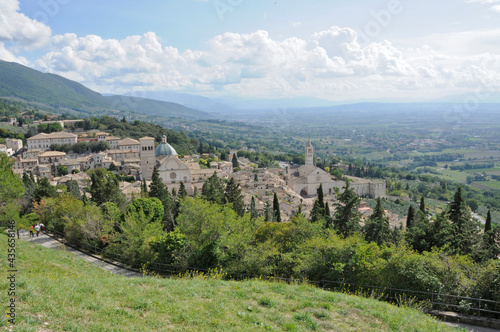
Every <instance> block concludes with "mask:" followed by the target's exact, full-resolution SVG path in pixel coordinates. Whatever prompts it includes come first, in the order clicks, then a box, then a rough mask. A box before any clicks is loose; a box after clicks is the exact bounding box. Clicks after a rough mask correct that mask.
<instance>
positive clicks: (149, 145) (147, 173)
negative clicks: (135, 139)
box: [139, 137, 156, 181]
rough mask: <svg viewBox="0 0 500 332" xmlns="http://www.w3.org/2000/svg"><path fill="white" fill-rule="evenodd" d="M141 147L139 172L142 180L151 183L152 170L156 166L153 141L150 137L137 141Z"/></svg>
mask: <svg viewBox="0 0 500 332" xmlns="http://www.w3.org/2000/svg"><path fill="white" fill-rule="evenodd" d="M139 142H140V147H141V151H140V154H141V171H142V180H147V181H151V175H153V168H154V166H155V164H156V158H155V139H154V138H152V137H143V138H141V139H140V140H139Z"/></svg>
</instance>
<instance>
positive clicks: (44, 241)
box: [20, 232, 143, 277]
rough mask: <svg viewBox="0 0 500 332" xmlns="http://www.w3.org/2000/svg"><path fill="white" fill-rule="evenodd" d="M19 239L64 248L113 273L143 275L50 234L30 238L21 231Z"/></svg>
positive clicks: (127, 275) (132, 275)
mask: <svg viewBox="0 0 500 332" xmlns="http://www.w3.org/2000/svg"><path fill="white" fill-rule="evenodd" d="M20 239H21V240H24V241H29V242H33V243H36V244H39V245H41V246H44V247H46V248H50V249H55V250H64V251H67V252H70V253H72V254H74V255H76V256H78V257H81V258H83V259H84V260H86V261H87V262H90V263H92V264H94V265H96V266H98V267H100V268H101V269H103V270H106V271H109V272H111V273H113V274H117V275H122V276H125V277H143V275H142V274H141V273H139V272H135V271H131V270H128V269H126V268H123V267H120V266H116V265H113V264H111V263H108V262H105V261H103V260H100V259H98V258H95V257H93V256H89V255H86V254H84V253H82V252H81V251H78V250H76V249H73V248H71V247H68V246H65V245H64V244H62V243H61V242H59V241H57V240H54V239H53V238H51V237H50V236H47V235H45V234H40V236H39V237H36V236H35V237H32V238H30V237H29V233H28V232H21V233H20Z"/></svg>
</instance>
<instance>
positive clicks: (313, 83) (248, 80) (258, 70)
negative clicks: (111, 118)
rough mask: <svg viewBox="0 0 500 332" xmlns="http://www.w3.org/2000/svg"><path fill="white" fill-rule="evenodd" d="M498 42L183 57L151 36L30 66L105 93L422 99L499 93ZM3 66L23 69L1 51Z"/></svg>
mask: <svg viewBox="0 0 500 332" xmlns="http://www.w3.org/2000/svg"><path fill="white" fill-rule="evenodd" d="M0 1H1V0H0ZM16 8H17V7H16ZM16 8H15V9H14V10H18V9H16ZM498 36H500V32H499V33H497V32H495V31H490V32H484V31H483V32H477V33H475V32H468V33H461V34H454V35H446V36H433V38H426V39H421V40H413V41H411V42H410V43H409V44H411V45H418V46H417V47H411V48H410V47H402V46H401V45H402V44H401V43H396V44H395V43H391V42H389V41H384V42H380V43H371V44H369V45H366V46H362V45H360V43H359V41H358V39H357V34H356V32H355V31H354V30H353V29H351V28H341V27H337V26H333V27H331V28H329V29H327V30H325V31H319V32H316V33H313V34H312V35H311V36H310V37H309V38H308V39H300V38H296V37H292V38H287V39H284V40H277V39H275V38H272V37H271V36H270V35H269V33H268V32H267V31H263V30H259V31H255V32H253V33H247V34H240V33H229V32H228V33H224V34H221V35H218V36H215V37H214V38H212V39H211V40H209V41H208V42H207V48H206V49H205V50H189V49H188V50H186V51H184V52H180V51H179V50H178V49H177V48H175V47H172V46H168V45H163V43H162V41H161V40H160V38H159V37H158V36H157V35H156V34H155V33H153V32H148V33H145V34H143V35H134V36H129V37H127V38H124V39H121V40H117V39H104V38H102V37H100V36H96V35H87V36H82V37H79V36H77V35H76V34H72V33H68V34H64V35H56V36H53V37H52V41H51V46H50V47H51V48H50V50H49V51H48V52H47V53H46V54H45V55H43V56H41V57H40V58H39V59H38V60H36V61H34V63H33V64H32V65H33V66H34V67H35V68H36V69H39V70H42V71H47V72H52V73H55V74H60V75H62V76H65V77H67V78H69V79H72V80H76V81H78V82H80V83H83V84H85V85H86V86H88V87H90V88H92V89H95V90H97V91H99V92H101V93H119V94H125V93H138V92H140V91H149V90H152V91H154V90H177V91H184V92H192V93H201V94H205V95H209V96H210V95H211V96H216V95H228V94H234V95H238V96H246V97H262V98H279V97H295V96H314V97H318V98H325V99H338V100H342V99H344V100H345V99H359V98H360V96H363V97H364V98H368V99H369V98H381V97H386V98H411V97H413V98H424V99H425V98H432V97H438V96H439V94H441V95H449V94H453V93H462V92H464V91H468V90H470V89H474V87H475V86H477V85H478V84H482V83H481V82H484V81H485V80H488V82H489V84H491V85H492V86H495V87H499V86H500V82H499V79H498V77H500V68H499V67H500V65H499V64H500V56H498V55H496V54H498V53H497V52H495V51H494V50H495V48H494V47H493V46H490V45H493V44H495V41H498V39H497V37H498ZM460 43H462V44H464V43H469V44H466V46H464V47H465V48H467V49H468V50H471V49H476V50H488V49H489V50H493V51H490V52H486V51H485V52H479V53H477V54H466V53H460V52H446V50H447V49H451V50H460V46H459V45H460ZM397 45H398V46H397ZM457 45H458V46H457ZM471 45H475V46H476V48H473V47H471ZM478 45H481V47H478ZM0 58H4V59H11V60H14V59H16V60H17V61H23V60H24V61H25V59H22V58H17V57H16V56H15V54H14V53H13V52H12V51H11V50H9V49H6V48H5V47H4V45H2V44H1V43H0ZM25 62H26V61H25Z"/></svg>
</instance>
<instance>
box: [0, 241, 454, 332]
mask: <svg viewBox="0 0 500 332" xmlns="http://www.w3.org/2000/svg"><path fill="white" fill-rule="evenodd" d="M16 245H17V247H16V254H17V270H18V273H17V279H16V282H17V294H16V295H17V300H16V302H17V304H18V307H17V317H16V319H17V326H16V331H167V330H175V331H254V330H256V329H262V330H270V331H456V330H455V329H453V328H451V327H448V326H445V325H444V324H442V323H440V322H438V321H436V320H434V319H433V318H431V317H429V316H427V315H425V314H423V313H421V312H419V311H417V310H415V309H411V308H400V307H397V306H393V305H390V304H387V303H383V302H378V301H376V300H373V299H366V298H359V297H356V296H351V295H347V294H342V293H333V292H328V291H325V290H321V289H318V288H315V287H312V286H309V285H305V284H297V285H288V284H284V283H276V282H266V281H262V280H247V281H243V282H235V281H224V280H220V279H217V278H207V277H203V276H198V277H195V278H175V279H160V278H154V277H144V278H126V277H121V276H115V275H112V274H111V273H109V272H106V271H103V270H101V269H99V268H97V267H95V266H94V265H91V264H90V263H87V262H85V261H84V260H82V259H80V258H77V257H76V256H74V255H72V254H70V253H67V252H65V251H56V250H52V249H46V248H43V247H40V246H37V245H36V244H33V243H29V242H22V241H18V242H17V243H16ZM6 247H7V237H6V236H5V235H4V234H2V235H0V248H1V252H2V253H3V255H6ZM1 262H2V267H1V268H2V270H3V271H6V270H7V269H8V268H7V265H6V260H5V259H2V260H1ZM0 299H1V302H2V303H3V304H6V303H7V301H8V297H7V282H6V281H2V282H1V283H0ZM7 325H8V323H7V318H6V317H2V319H1V320H0V328H1V329H5V328H7Z"/></svg>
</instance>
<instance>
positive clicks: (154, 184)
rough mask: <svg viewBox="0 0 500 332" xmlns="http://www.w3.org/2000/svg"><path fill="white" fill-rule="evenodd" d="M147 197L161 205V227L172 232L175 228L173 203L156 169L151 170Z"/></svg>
mask: <svg viewBox="0 0 500 332" xmlns="http://www.w3.org/2000/svg"><path fill="white" fill-rule="evenodd" d="M149 197H156V198H158V199H159V200H160V201H161V203H162V204H163V211H164V213H163V226H164V228H165V230H173V229H174V226H175V215H176V214H177V212H176V211H175V210H176V208H175V202H174V200H173V198H172V196H170V192H169V191H168V189H167V187H166V186H165V184H164V183H163V181H162V180H161V178H160V174H159V172H158V168H157V167H156V165H155V167H154V168H153V174H152V176H151V183H150V184H149Z"/></svg>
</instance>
